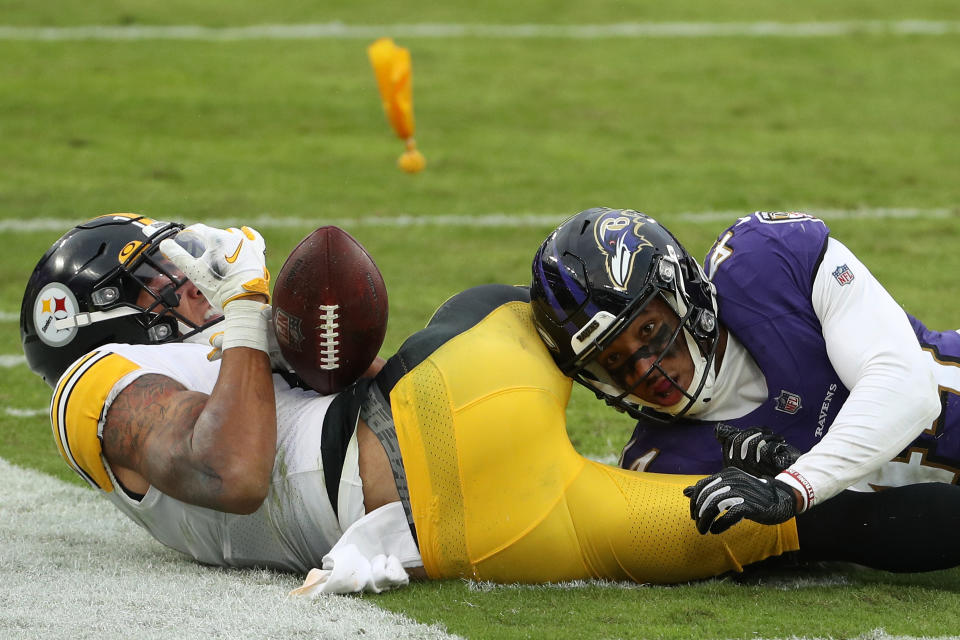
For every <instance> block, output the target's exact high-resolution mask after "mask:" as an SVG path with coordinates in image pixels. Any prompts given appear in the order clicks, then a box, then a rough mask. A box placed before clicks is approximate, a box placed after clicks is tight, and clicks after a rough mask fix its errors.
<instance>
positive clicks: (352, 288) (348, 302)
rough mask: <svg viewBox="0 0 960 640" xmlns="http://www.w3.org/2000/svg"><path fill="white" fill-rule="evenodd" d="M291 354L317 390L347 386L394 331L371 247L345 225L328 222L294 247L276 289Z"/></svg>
mask: <svg viewBox="0 0 960 640" xmlns="http://www.w3.org/2000/svg"><path fill="white" fill-rule="evenodd" d="M273 328H274V331H275V332H276V335H277V342H278V343H279V345H280V351H281V352H282V353H283V356H284V358H286V360H287V362H288V363H290V366H292V367H293V369H294V371H295V372H296V373H297V375H299V376H300V378H301V379H302V380H303V381H304V382H305V383H307V384H308V385H310V387H312V388H313V389H315V390H316V391H319V392H320V393H322V394H325V395H326V394H331V393H336V392H338V391H341V390H342V389H344V388H345V387H347V386H348V385H349V384H350V383H352V382H354V381H355V380H356V379H357V378H359V377H360V376H361V375H362V374H363V372H364V371H366V369H367V367H369V366H370V364H371V363H372V362H373V360H374V358H375V357H376V356H377V353H378V352H379V351H380V347H381V346H382V345H383V337H384V335H385V334H386V331H387V289H386V287H385V286H384V284H383V276H381V275H380V270H379V269H377V265H376V263H374V261H373V258H371V257H370V254H368V253H367V251H366V250H365V249H364V248H363V247H362V246H361V245H360V243H359V242H357V241H356V240H355V239H354V238H353V236H351V235H350V234H349V233H347V232H346V231H344V230H343V229H340V228H339V227H334V226H327V227H320V228H319V229H317V230H316V231H314V232H312V233H311V234H310V235H308V236H307V237H306V238H304V239H303V240H302V241H301V242H300V244H298V245H297V247H296V248H295V249H294V250H293V251H292V252H291V253H290V256H289V257H288V258H287V260H286V262H284V263H283V267H282V268H281V269H280V273H279V274H278V275H277V280H276V285H274V289H273Z"/></svg>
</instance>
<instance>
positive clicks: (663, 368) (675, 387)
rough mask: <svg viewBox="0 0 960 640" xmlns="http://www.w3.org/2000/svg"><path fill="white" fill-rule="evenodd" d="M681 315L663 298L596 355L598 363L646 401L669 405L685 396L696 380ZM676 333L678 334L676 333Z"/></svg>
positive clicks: (658, 299)
mask: <svg viewBox="0 0 960 640" xmlns="http://www.w3.org/2000/svg"><path fill="white" fill-rule="evenodd" d="M679 326H680V318H679V317H678V316H677V314H676V313H675V312H674V311H673V309H671V308H670V306H669V305H668V304H667V303H666V302H664V301H663V300H662V299H660V298H655V299H654V300H653V301H652V302H651V303H650V304H649V305H648V306H647V308H646V309H644V310H643V311H642V312H641V313H640V315H639V316H637V318H636V319H635V320H634V321H633V322H632V323H631V324H630V326H628V327H627V328H626V329H625V330H624V331H623V332H622V333H621V334H620V335H619V336H617V338H616V339H615V340H614V341H613V342H611V343H610V345H609V346H608V347H607V348H606V349H604V350H603V351H602V352H601V353H600V355H599V356H597V363H598V364H600V365H601V366H602V367H603V368H604V369H606V370H607V372H608V373H609V374H610V375H611V377H613V379H614V380H616V381H617V383H618V384H620V385H621V386H622V387H623V388H624V389H625V390H628V391H630V392H631V393H632V394H633V395H635V396H636V397H638V398H640V399H641V400H643V401H644V402H648V403H650V404H654V405H658V406H661V407H669V406H672V405H675V404H677V403H678V402H680V401H681V400H683V399H684V397H685V396H684V393H683V392H684V390H685V389H688V388H689V387H690V384H691V382H692V381H693V372H694V367H693V359H692V358H691V357H690V351H689V349H687V345H686V340H684V338H683V335H682V333H680V334H677V329H678V327H679ZM675 334H677V335H675Z"/></svg>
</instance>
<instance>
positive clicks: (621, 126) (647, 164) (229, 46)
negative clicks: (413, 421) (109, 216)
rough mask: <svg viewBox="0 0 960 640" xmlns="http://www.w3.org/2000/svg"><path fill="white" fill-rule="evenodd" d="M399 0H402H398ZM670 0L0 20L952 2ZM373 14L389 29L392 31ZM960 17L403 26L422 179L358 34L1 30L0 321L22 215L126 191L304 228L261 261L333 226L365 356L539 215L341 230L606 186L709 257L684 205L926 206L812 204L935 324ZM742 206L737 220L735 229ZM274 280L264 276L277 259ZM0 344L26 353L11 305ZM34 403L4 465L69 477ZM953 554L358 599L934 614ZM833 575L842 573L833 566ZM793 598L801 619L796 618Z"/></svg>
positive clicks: (111, 12) (923, 621)
mask: <svg viewBox="0 0 960 640" xmlns="http://www.w3.org/2000/svg"><path fill="white" fill-rule="evenodd" d="M421 4H422V6H420V5H421ZM706 6H707V5H704V4H702V3H699V2H690V1H688V2H677V3H670V4H669V6H668V5H666V4H663V3H647V2H635V3H618V2H601V3H591V4H590V5H589V11H588V10H587V9H586V7H587V5H583V4H578V3H565V4H563V5H561V6H559V8H558V6H556V5H548V4H547V3H527V4H521V5H516V3H511V4H509V5H508V4H507V3H483V5H482V6H481V5H472V4H468V3H465V2H453V3H444V4H443V5H433V4H429V3H414V5H413V6H408V5H407V4H405V5H403V9H400V8H399V5H397V7H392V6H388V7H384V6H382V5H377V6H373V5H372V4H371V5H365V4H363V3H361V4H359V5H358V4H356V3H342V2H341V3H328V4H326V5H325V6H324V8H323V9H318V8H317V6H316V5H315V4H311V3H305V2H281V3H271V8H267V7H266V6H265V5H261V4H260V3H253V2H250V1H246V0H244V1H239V2H236V1H235V2H229V3H228V2H211V3H204V5H203V6H202V7H200V6H197V5H196V4H195V3H188V2H173V3H163V4H156V3H147V2H91V3H66V2H49V3H42V5H37V4H36V3H26V2H11V1H9V0H6V1H2V2H0V7H2V9H3V11H0V16H2V18H0V20H2V21H3V22H5V23H6V24H11V25H61V26H63V25H82V24H205V25H210V26H222V25H242V24H259V23H276V22H326V21H331V20H343V21H345V22H347V23H350V24H362V23H368V24H373V23H378V24H386V23H400V22H429V21H448V22H490V23H522V22H539V23H567V24H580V23H604V22H617V21H624V20H658V21H664V20H708V21H721V22H722V21H733V20H762V19H769V20H784V21H797V20H815V19H820V20H839V19H903V18H927V19H937V20H954V19H956V18H957V17H958V12H957V11H956V9H955V8H954V6H953V4H952V3H947V2H934V1H930V0H928V1H925V2H917V3H911V4H910V5H909V6H908V5H904V4H902V3H893V2H889V1H885V2H870V3H866V2H837V3H809V4H805V5H790V6H787V5H782V4H777V5H776V6H773V5H771V4H770V3H768V2H759V1H751V2H744V3H737V5H736V6H732V5H731V6H729V7H722V8H717V7H716V6H713V5H710V8H709V9H706V8H705V7H706ZM385 32H386V33H389V29H385ZM958 40H960V37H958V36H904V37H895V36H872V35H854V36H848V37H842V38H802V39H788V38H692V39H669V38H658V39H606V40H583V41H581V40H566V39H537V40H514V39H504V38H500V39H483V38H472V39H457V38H448V39H415V38H412V39H405V40H404V41H402V42H401V44H403V45H406V46H409V47H410V48H411V50H412V53H413V60H414V91H415V106H416V114H417V119H418V135H417V138H418V141H419V146H420V148H421V149H422V150H423V152H424V153H425V155H426V156H427V159H428V163H429V165H428V168H427V169H426V171H424V172H423V173H422V174H419V175H416V176H408V175H405V174H402V173H401V172H399V171H397V170H396V168H395V167H394V161H395V159H396V157H397V156H398V155H399V153H400V151H401V148H402V147H401V144H400V143H399V141H397V140H396V139H395V138H394V137H393V136H392V134H391V133H390V132H389V129H388V128H387V125H386V122H385V121H384V118H383V115H382V113H381V111H380V105H379V99H378V97H377V95H376V91H375V86H374V82H373V76H372V72H371V71H370V69H369V66H368V63H367V61H366V56H365V51H364V47H365V45H366V43H365V42H364V41H360V40H351V39H344V40H316V41H313V40H305V41H270V40H255V41H240V42H229V43H224V42H196V41H187V42H179V41H163V40H160V41H132V42H126V41H124V42H110V41H107V42H100V41H94V42H23V41H13V40H0V60H3V63H2V64H0V82H2V83H3V86H4V88H5V90H4V91H3V92H0V113H3V114H4V116H3V117H2V118H0V175H2V176H3V184H2V189H0V221H6V222H9V223H10V224H11V226H8V227H5V230H4V231H2V232H0V238H2V239H3V240H4V241H5V244H6V246H7V247H8V250H7V251H5V252H3V254H2V255H0V274H2V277H0V311H3V312H5V313H6V314H15V313H16V312H17V310H18V309H19V302H20V296H21V294H22V288H23V284H24V282H25V281H26V278H27V276H28V275H29V272H30V271H31V269H32V266H33V264H34V262H35V261H36V259H37V258H38V257H39V255H40V254H41V253H42V251H43V250H44V249H45V248H46V247H47V246H48V245H49V244H50V243H51V242H52V240H53V239H55V238H56V237H57V236H58V235H59V233H58V232H55V231H29V232H27V231H18V230H16V229H15V223H14V222H13V221H16V220H24V221H27V222H29V221H30V220H31V219H34V218H43V219H48V218H60V219H63V220H64V221H65V222H64V227H66V226H68V222H67V221H68V220H69V221H70V222H73V221H77V220H79V219H82V218H84V217H86V216H89V215H95V214H100V213H105V212H109V211H117V210H134V211H139V212H142V213H145V214H148V215H151V216H154V217H158V218H180V219H185V220H187V221H192V220H197V219H208V218H218V219H228V220H233V221H236V222H240V223H242V222H245V221H247V220H249V219H250V218H252V217H256V216H261V215H268V216H270V217H271V218H274V219H282V218H300V219H307V220H308V221H309V220H315V221H316V225H310V224H309V222H308V223H305V224H304V226H302V227H295V228H290V229H281V228H278V227H272V228H269V229H266V230H265V235H266V237H267V240H268V243H269V246H270V247H271V256H270V260H271V266H272V267H273V268H274V270H275V269H276V268H278V267H279V264H280V263H281V262H282V258H283V256H284V255H285V254H286V252H287V251H288V250H289V249H290V248H292V247H293V246H294V245H295V243H296V241H297V240H298V239H299V238H300V237H302V236H303V235H305V234H306V233H307V232H308V231H309V230H310V228H311V226H318V225H320V224H323V223H324V221H325V220H329V219H331V218H335V219H338V220H347V221H348V222H346V223H345V224H344V226H345V227H346V228H347V229H348V230H349V231H351V232H353V233H354V234H355V235H356V236H357V237H358V238H359V239H360V240H361V242H363V243H364V244H365V245H366V246H367V247H368V249H370V251H371V253H372V254H373V255H374V256H375V257H376V259H377V261H378V263H379V264H380V266H381V268H382V269H383V272H384V274H385V278H386V281H387V285H388V287H389V291H390V298H391V321H390V328H389V331H388V337H387V343H386V345H385V347H384V354H385V355H387V354H389V353H390V352H391V351H392V349H394V348H396V347H397V346H398V345H399V344H400V342H401V341H402V339H403V338H404V337H405V336H406V335H408V334H409V333H410V332H412V331H414V330H416V329H417V328H419V327H420V326H422V325H423V323H425V322H426V320H427V318H428V317H429V315H430V313H431V312H432V310H433V309H434V308H435V307H436V306H437V305H439V304H440V303H441V302H442V301H443V300H444V299H445V298H446V297H447V296H449V295H450V294H452V293H455V292H456V291H459V290H461V289H463V288H466V287H467V286H470V285H474V284H481V283H484V282H508V283H521V282H525V281H527V280H528V279H529V260H530V258H531V257H532V255H533V251H534V250H535V248H536V246H537V244H538V243H539V242H540V240H541V239H542V238H543V237H544V235H545V234H546V233H547V232H548V231H549V225H543V226H533V227H521V228H506V227H504V228H466V227H449V226H429V225H428V226H412V227H405V228H394V227H390V226H387V225H386V224H385V225H384V226H383V227H382V228H378V227H376V226H371V225H369V224H363V225H360V224H359V223H358V224H357V225H355V226H352V225H351V224H350V223H349V220H350V219H360V218H369V217H376V216H379V217H382V218H384V219H385V220H391V219H394V218H396V217H397V216H401V215H405V214H414V215H433V214H465V215H475V214H485V213H496V212H504V213H508V214H525V213H536V214H550V215H554V216H555V217H556V221H557V222H559V221H560V220H561V219H562V218H563V217H564V216H566V215H569V214H572V213H574V212H576V211H577V210H579V209H582V208H585V207H589V206H595V205H609V206H625V207H634V208H638V209H642V210H645V211H647V212H648V213H651V214H652V215H655V216H658V217H660V218H661V219H662V220H663V221H664V222H665V223H667V224H668V225H669V226H670V227H671V229H672V230H673V231H675V232H676V233H677V235H678V236H679V237H680V238H682V239H683V240H684V241H685V242H686V243H687V245H688V246H689V248H690V249H691V250H692V251H694V252H695V253H696V254H697V255H702V254H703V253H704V252H705V251H706V249H707V248H708V247H709V245H710V243H711V242H712V240H713V239H714V238H715V237H716V235H717V233H718V232H719V231H720V230H721V229H722V228H723V227H724V226H725V224H726V223H722V222H699V223H697V222H689V221H686V219H685V218H681V217H680V216H677V215H674V214H678V213H681V212H689V211H693V212H698V211H711V210H713V211H716V210H722V211H736V212H740V213H747V212H749V211H752V210H754V209H791V210H792V209H806V210H809V211H811V212H813V213H817V212H818V211H823V210H833V209H857V208H861V207H866V208H885V207H894V208H896V207H904V208H919V209H946V210H947V215H946V217H943V218H933V219H921V220H897V219H880V220H877V219H862V220H841V219H839V218H838V219H830V217H829V216H828V217H827V221H828V223H829V224H831V227H832V228H833V230H834V234H835V236H836V237H838V238H840V239H841V240H843V241H844V242H845V243H846V244H848V245H849V246H850V247H851V248H852V249H853V250H854V251H855V252H856V253H857V254H858V255H859V256H860V257H861V259H862V260H863V261H864V262H865V263H866V264H867V265H868V266H869V267H870V268H871V269H872V270H873V271H874V272H875V273H876V274H877V275H878V277H879V278H880V279H881V281H882V282H883V283H884V284H885V285H887V287H888V288H889V289H890V290H891V292H892V293H893V294H894V296H895V297H896V298H897V299H898V300H899V301H900V302H901V303H902V304H903V305H904V307H905V308H906V309H907V310H908V311H911V312H913V313H915V314H917V315H918V316H919V317H921V318H922V319H924V320H925V321H926V322H927V323H928V324H929V325H930V326H932V327H936V328H941V329H949V328H954V327H956V326H957V324H958V323H957V322H956V316H955V304H954V303H953V295H952V292H953V291H954V290H955V288H956V284H955V282H956V280H955V277H954V275H953V274H955V273H956V272H957V271H958V267H960V264H958V259H957V258H956V252H955V251H953V247H954V246H955V245H956V243H957V240H958V236H960V220H958V219H957V213H958V203H960V181H957V180H956V168H957V166H958V164H960V163H958V160H960V148H958V147H957V145H956V144H955V140H956V134H957V125H958V122H957V118H956V114H957V113H958V111H960V109H958V107H960V89H958V88H957V83H956V78H957V77H958V72H960V62H958V58H957V56H956V50H957V46H958ZM734 215H735V214H731V221H732V219H733V216H734ZM274 272H275V271H274ZM0 326H2V329H0V353H3V354H15V353H18V351H19V339H18V337H17V333H16V329H15V327H14V322H11V321H4V322H3V324H2V325H0ZM47 396H48V392H47V391H46V390H45V389H44V388H43V387H42V386H40V384H39V383H38V382H37V381H36V379H35V378H33V377H32V375H31V374H30V373H29V371H27V370H26V368H25V367H14V368H10V369H6V370H4V375H3V378H2V381H0V404H3V405H4V407H5V408H13V409H26V410H33V409H40V408H42V407H43V406H44V405H45V403H46V401H47ZM568 421H569V424H570V429H569V430H570V434H571V439H572V440H573V442H574V444H575V445H576V446H577V447H578V449H579V450H581V451H582V452H584V453H586V454H590V455H594V456H599V457H609V456H611V455H613V454H615V453H616V452H617V450H618V449H619V447H620V446H621V445H622V444H623V442H624V440H625V438H626V436H627V434H628V433H629V430H630V424H629V421H626V420H625V419H624V418H623V417H622V416H620V415H618V414H616V413H614V412H611V411H609V410H607V409H605V408H604V407H602V406H601V405H600V404H599V403H596V402H595V401H593V400H591V399H590V398H589V397H588V395H587V394H586V393H584V392H580V391H578V392H577V393H575V396H574V400H573V402H572V403H571V407H570V411H569V414H568ZM48 430H49V427H48V425H47V423H46V420H45V417H44V416H43V415H39V416H38V415H34V416H18V415H11V414H10V413H0V457H3V458H5V459H8V460H11V461H14V462H17V463H18V464H22V465H26V466H29V467H32V468H36V469H40V470H43V471H45V472H47V473H51V474H53V475H55V476H57V477H59V478H63V479H66V480H67V481H69V482H78V481H77V480H76V479H75V478H74V477H73V476H71V475H70V472H69V471H68V470H67V469H66V467H65V466H64V465H63V463H62V462H60V461H59V459H58V458H57V456H56V453H55V451H54V447H53V445H52V442H51V440H50V436H49V431H48ZM957 576H958V573H957V572H944V573H937V574H929V575H922V576H909V577H902V576H891V575H887V574H881V573H875V572H868V571H857V570H850V569H841V570H838V569H830V570H827V571H826V572H820V573H817V574H815V576H814V577H813V579H812V580H811V581H809V582H806V583H804V582H803V581H802V580H799V581H796V582H790V581H789V579H788V580H787V583H786V584H787V586H786V587H782V586H773V585H771V584H769V583H761V584H748V585H744V584H742V583H737V582H732V581H719V582H709V583H705V584H699V585H692V586H683V587H675V588H651V587H643V588H632V589H619V588H610V587H599V586H586V587H581V588H577V589H566V590H563V589H489V590H486V589H476V588H471V587H469V586H467V585H465V584H463V583H459V582H455V581H454V582H443V583H435V584H422V585H417V586H415V587H413V588H411V589H407V590H403V591H400V592H397V593H393V594H387V595H384V596H379V597H376V598H369V599H370V600H372V601H374V602H376V603H377V604H379V605H381V606H383V607H386V608H389V609H392V610H395V611H399V612H403V613H405V614H406V615H409V616H412V617H414V618H415V619H418V620H421V621H427V622H432V621H440V622H442V623H444V624H445V625H447V627H448V628H449V629H450V630H452V631H455V632H457V633H460V634H462V635H464V636H466V637H470V638H484V637H529V636H556V637H573V636H574V635H576V636H591V637H627V636H641V637H663V638H685V637H704V636H710V637H756V636H757V635H759V636H762V637H773V636H780V637H785V636H791V635H831V636H834V637H845V636H852V635H857V634H862V633H867V632H870V631H871V630H873V629H876V628H882V629H885V630H886V632H888V633H894V634H909V635H942V634H947V633H956V632H957V631H958V630H960V622H958V621H957V620H956V617H955V616H954V614H953V612H954V611H956V610H957V609H958V607H957V604H958V603H960V600H958V597H957V593H958V583H957V580H958V577H957ZM836 578H839V579H838V580H835V579H836ZM813 610H815V611H816V615H811V613H810V612H811V611H813Z"/></svg>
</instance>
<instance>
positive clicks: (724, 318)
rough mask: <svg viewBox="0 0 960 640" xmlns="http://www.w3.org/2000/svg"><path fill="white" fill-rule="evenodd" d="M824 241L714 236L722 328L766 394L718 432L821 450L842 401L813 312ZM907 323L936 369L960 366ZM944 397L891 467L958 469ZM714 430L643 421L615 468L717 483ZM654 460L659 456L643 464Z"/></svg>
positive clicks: (804, 236) (798, 222)
mask: <svg viewBox="0 0 960 640" xmlns="http://www.w3.org/2000/svg"><path fill="white" fill-rule="evenodd" d="M829 233H830V231H829V229H828V228H827V226H826V225H825V224H824V223H823V222H822V221H821V220H818V219H816V218H812V217H810V216H806V215H804V214H794V213H774V214H770V213H756V214H754V215H752V216H749V217H746V218H741V219H740V220H739V221H738V222H737V223H736V224H735V225H733V226H731V227H730V228H728V229H726V230H725V231H724V232H723V233H721V234H720V236H719V239H718V240H717V242H716V243H715V244H714V246H713V248H711V250H710V251H709V252H708V253H707V256H706V259H705V265H706V267H707V269H706V270H707V272H708V273H710V272H711V271H714V272H715V273H713V283H714V284H715V285H716V287H717V301H718V310H719V314H720V321H721V322H722V324H723V325H724V326H725V327H726V328H727V330H728V331H729V332H730V333H731V334H732V335H734V336H736V338H737V339H738V340H739V341H740V342H741V343H742V344H743V346H744V347H745V348H746V350H747V351H748V352H749V353H750V355H751V356H752V357H753V359H754V360H755V361H756V363H757V365H758V366H759V368H760V370H761V371H762V372H763V375H764V378H765V381H766V386H767V391H768V397H767V400H766V401H765V402H763V403H762V404H761V405H760V406H759V407H758V408H757V409H755V410H754V411H751V412H750V413H748V414H747V415H745V416H743V417H741V418H735V419H729V420H724V422H725V423H727V424H731V425H733V426H736V427H740V428H746V427H754V426H763V427H768V428H770V429H772V430H773V431H775V432H777V433H779V434H781V435H783V436H784V437H785V438H786V440H787V441H788V442H790V443H791V444H793V445H794V446H795V447H798V448H799V449H800V450H801V451H808V450H809V449H810V448H811V447H813V446H814V445H815V444H817V443H818V442H819V441H820V439H821V438H822V437H823V435H824V434H825V433H826V432H827V431H828V430H829V429H830V425H831V424H832V423H833V420H834V418H836V415H837V412H838V411H839V410H840V408H841V407H842V406H843V403H844V402H845V401H846V399H847V396H848V395H849V390H848V389H847V388H846V387H845V386H844V384H843V383H842V382H841V381H840V378H839V376H838V375H837V372H836V371H835V370H834V368H833V366H832V365H831V363H830V360H829V358H828V356H827V349H826V343H825V342H824V338H823V334H822V329H821V326H820V322H819V320H818V318H817V316H816V313H815V312H814V309H813V305H812V302H811V293H812V290H813V281H814V277H815V276H816V273H817V270H818V268H819V266H820V262H821V259H822V257H823V253H824V251H825V249H826V245H827V238H828V236H829ZM728 258H729V260H728ZM720 263H722V264H723V266H722V268H719V269H716V268H715V267H716V266H717V265H719V264H720ZM833 275H834V277H836V278H843V277H845V276H849V274H844V273H842V272H841V273H835V274H833ZM909 319H910V322H911V325H912V326H913V328H914V331H915V332H916V334H917V336H918V339H919V341H920V343H921V346H924V347H925V348H927V350H928V351H930V352H931V353H932V354H933V355H934V358H935V359H936V360H937V361H938V362H941V363H960V335H958V334H957V333H956V332H952V331H951V332H935V331H929V330H927V329H926V328H925V327H924V326H923V325H922V324H921V323H920V322H919V321H918V320H916V319H915V318H913V317H910V318H909ZM954 366H960V364H955V365H954ZM941 388H942V387H941ZM941 397H942V398H943V406H944V410H943V411H942V412H941V415H940V418H939V419H938V420H937V422H936V423H935V425H932V426H931V429H930V430H928V431H925V432H924V433H923V434H921V435H920V436H919V437H918V438H917V439H916V440H915V441H914V442H913V443H912V444H911V446H910V447H909V448H908V449H907V450H905V451H904V452H903V453H902V454H901V456H900V457H899V458H898V459H900V458H903V461H907V460H908V459H909V457H910V454H911V452H918V451H919V452H922V453H923V461H924V462H923V463H925V464H930V465H934V466H938V467H941V468H943V467H949V468H950V469H951V470H952V469H953V468H958V469H960V429H958V428H954V429H953V430H952V431H951V429H950V427H951V420H952V421H953V422H957V421H958V420H960V418H958V415H960V411H958V409H960V407H958V403H960V398H957V396H956V395H955V393H951V392H948V391H942V394H941ZM715 424H716V422H707V421H701V420H696V419H693V418H683V419H679V420H677V421H676V422H673V423H671V424H667V425H663V424H660V423H656V422H653V421H647V420H641V421H640V422H638V423H637V427H636V430H635V431H634V433H633V438H632V439H631V441H630V443H629V444H628V445H627V447H626V448H625V449H624V452H623V457H622V459H621V464H622V466H623V467H625V468H634V467H635V464H636V463H637V462H638V460H642V461H643V463H644V465H645V466H643V467H642V468H645V470H647V471H656V472H661V473H692V474H709V473H715V472H717V471H719V470H720V469H721V468H722V463H723V458H722V453H721V450H720V445H719V443H717V441H716V439H715V438H714V436H713V430H714V426H715ZM951 436H952V437H951ZM652 450H656V452H657V453H656V454H655V455H654V456H653V457H652V461H650V458H651V454H650V452H651V451H652ZM648 462H649V464H647V463H648ZM918 464H919V462H918ZM940 478H942V476H941V477H940ZM956 478H957V476H956V475H954V476H953V479H954V481H955V480H956ZM946 479H947V480H949V479H950V476H949V475H947V476H946Z"/></svg>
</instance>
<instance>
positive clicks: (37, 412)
mask: <svg viewBox="0 0 960 640" xmlns="http://www.w3.org/2000/svg"><path fill="white" fill-rule="evenodd" d="M48 411H49V410H48V409H46V408H44V409H18V408H16V407H4V409H3V412H4V413H5V414H7V415H8V416H12V417H14V418H35V417H36V416H44V415H47V413H48Z"/></svg>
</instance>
